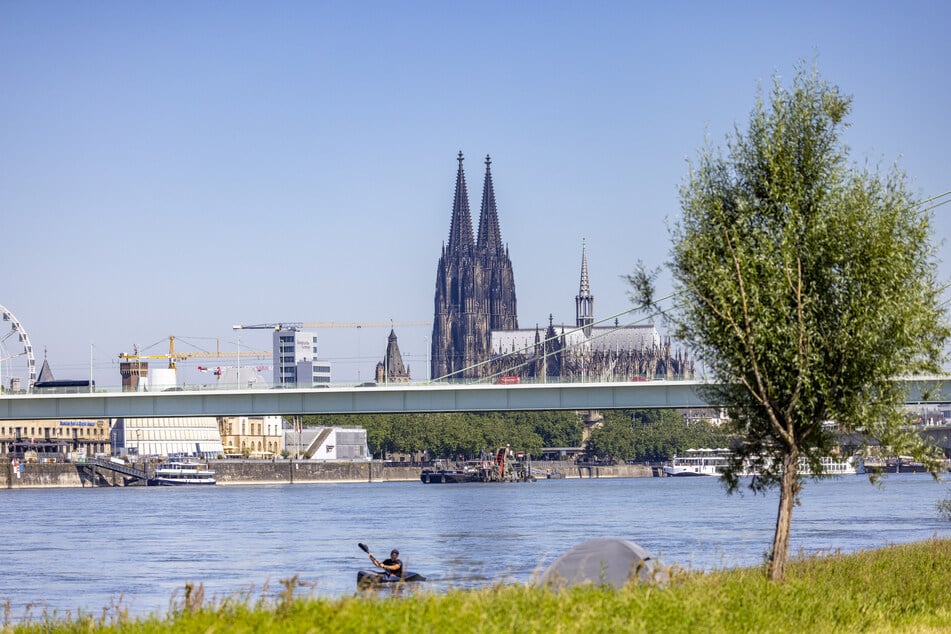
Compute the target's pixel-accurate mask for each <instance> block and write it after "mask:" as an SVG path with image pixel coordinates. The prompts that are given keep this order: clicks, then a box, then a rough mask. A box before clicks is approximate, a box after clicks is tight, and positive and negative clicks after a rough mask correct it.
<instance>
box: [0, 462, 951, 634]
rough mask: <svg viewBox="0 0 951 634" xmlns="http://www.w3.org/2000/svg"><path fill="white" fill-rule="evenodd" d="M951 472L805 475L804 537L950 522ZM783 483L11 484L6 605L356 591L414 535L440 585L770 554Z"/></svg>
mask: <svg viewBox="0 0 951 634" xmlns="http://www.w3.org/2000/svg"><path fill="white" fill-rule="evenodd" d="M949 497H951V486H949V484H947V483H945V482H935V481H933V480H932V479H931V478H930V477H929V476H926V475H914V474H907V475H891V476H888V477H887V478H885V479H884V484H883V485H881V486H873V485H871V484H869V482H868V479H867V478H866V477H864V476H848V477H842V478H838V479H834V480H833V479H829V480H823V481H819V482H816V481H808V482H806V484H805V487H804V490H803V495H802V505H801V506H799V507H797V508H796V509H795V510H794V512H793V530H792V552H793V553H794V554H795V553H799V552H808V553H813V552H830V551H834V550H842V551H846V552H848V551H855V550H860V549H866V548H876V547H880V546H884V545H887V544H894V543H904V542H911V541H918V540H924V539H927V538H930V537H932V536H935V535H937V536H941V537H951V522H949V521H948V520H947V519H944V518H942V517H941V516H940V515H939V514H938V512H937V510H936V507H935V504H936V502H937V501H938V500H942V499H945V498H949ZM776 504H777V495H776V494H775V493H773V494H770V495H768V496H762V495H757V496H754V495H752V494H751V493H749V492H747V493H745V494H744V495H742V496H741V495H732V496H728V495H727V494H726V493H725V491H724V490H723V488H722V486H721V485H720V483H719V482H718V481H717V480H716V479H713V478H633V479H584V480H579V479H568V480H544V481H540V482H535V483H520V484H459V485H424V484H422V483H419V482H401V483H373V484H327V485H302V484H297V485H286V486H217V487H194V488H188V487H185V488H178V487H130V488H87V489H73V488H66V489H34V490H10V491H0V509H2V517H3V520H4V526H5V530H4V539H2V540H0V562H2V570H3V582H2V584H0V605H2V604H4V603H7V602H9V618H11V619H12V620H22V619H23V618H25V617H28V616H29V617H32V618H36V617H37V616H38V615H41V614H43V613H44V612H45V613H46V614H48V615H55V616H58V617H63V616H65V615H67V614H72V615H75V614H76V613H77V610H81V611H83V612H85V613H91V614H93V615H98V614H101V613H102V611H103V610H104V609H106V608H108V607H109V606H114V605H116V604H119V605H121V606H122V607H123V608H124V609H127V610H128V611H129V612H130V613H131V614H133V615H145V614H148V613H153V612H156V613H159V614H165V613H166V612H167V610H168V608H169V605H170V601H171V600H172V599H175V600H176V601H180V600H181V598H182V593H183V589H184V585H185V583H187V582H191V583H194V584H196V585H197V584H199V583H201V584H203V585H204V588H205V596H206V598H211V597H217V598H223V597H230V596H233V595H249V596H250V597H251V598H252V599H257V598H259V597H261V596H262V594H266V595H267V596H273V595H274V594H276V593H277V592H278V591H280V590H281V584H280V581H281V580H282V579H290V578H291V577H293V576H294V575H299V577H300V579H301V580H302V581H304V582H306V583H307V584H309V586H310V589H309V590H308V589H304V590H303V592H304V593H307V592H311V593H313V594H315V595H318V596H331V597H332V596H341V595H346V594H351V593H353V592H354V590H355V580H356V572H357V570H359V569H360V568H368V567H370V566H368V560H367V557H366V555H365V554H364V553H363V552H362V551H361V550H359V549H358V548H357V543H358V542H365V543H366V544H368V545H369V546H370V547H371V549H372V550H373V551H374V553H375V554H376V555H378V556H381V558H382V556H385V555H387V553H389V550H390V549H391V548H393V547H396V548H399V549H400V551H401V553H402V559H403V560H404V562H405V563H406V565H407V568H408V569H410V570H415V571H417V572H420V573H422V574H424V575H426V576H427V577H428V578H429V579H430V583H429V584H427V586H428V587H431V588H436V589H439V588H444V587H449V586H455V587H467V588H471V587H478V586H482V585H486V584H492V583H497V582H528V581H530V580H531V579H532V577H533V575H534V574H536V573H538V572H540V571H541V570H543V569H544V568H545V567H546V566H547V565H548V564H550V563H551V562H552V561H553V560H554V559H555V557H557V556H558V555H559V554H560V553H562V552H564V551H565V550H567V549H568V548H570V547H572V546H573V545H575V544H577V543H579V542H582V541H585V540H587V539H590V538H593V537H604V536H610V537H621V538H624V539H629V540H631V541H633V542H636V543H638V544H640V545H641V546H643V547H644V548H646V549H647V550H649V551H651V552H652V553H653V554H654V555H655V556H657V557H659V558H660V560H661V562H662V563H664V564H667V565H672V564H676V565H679V566H681V567H685V568H689V569H704V570H710V569H716V568H728V567H735V566H749V565H757V564H759V563H761V562H762V560H763V554H764V553H765V552H766V550H767V549H768V548H769V546H770V544H771V540H772V533H773V527H774V524H775V516H776Z"/></svg>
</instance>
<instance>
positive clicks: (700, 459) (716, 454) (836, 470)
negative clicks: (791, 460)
mask: <svg viewBox="0 0 951 634" xmlns="http://www.w3.org/2000/svg"><path fill="white" fill-rule="evenodd" d="M730 455H731V452H730V450H729V449H688V450H687V451H686V452H685V455H683V456H674V458H673V460H672V461H671V463H670V464H669V465H664V474H665V475H668V476H674V477H683V476H722V475H723V473H724V472H725V471H726V467H727V464H728V463H729V460H730ZM819 462H820V463H821V464H822V476H823V477H825V476H839V475H855V474H857V473H864V469H863V466H862V462H861V461H860V460H859V459H858V458H856V457H855V456H851V457H849V458H845V459H840V458H833V457H832V456H823V457H821V458H820V459H819ZM799 473H800V475H803V476H810V475H812V470H811V468H810V467H809V462H808V461H807V460H806V459H805V458H800V460H799ZM739 475H740V477H744V476H754V475H756V472H755V471H754V470H744V471H743V472H742V473H740V474H739Z"/></svg>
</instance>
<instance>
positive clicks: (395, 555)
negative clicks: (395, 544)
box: [370, 548, 403, 578]
mask: <svg viewBox="0 0 951 634" xmlns="http://www.w3.org/2000/svg"><path fill="white" fill-rule="evenodd" d="M370 561H372V562H373V565H374V566H377V567H378V568H382V569H383V571H384V572H383V574H385V575H389V576H392V577H399V578H402V577H403V562H402V561H401V560H400V551H398V550H396V549H395V548H394V549H393V550H391V551H390V557H389V559H384V560H383V561H379V560H378V559H377V558H376V557H374V556H373V555H370Z"/></svg>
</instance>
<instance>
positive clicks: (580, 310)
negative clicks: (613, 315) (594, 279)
mask: <svg viewBox="0 0 951 634" xmlns="http://www.w3.org/2000/svg"><path fill="white" fill-rule="evenodd" d="M593 324H594V296H593V295H592V294H591V287H590V285H589V284H588V254H587V250H586V245H585V241H584V240H582V241H581V284H580V286H579V289H578V294H577V295H575V325H576V326H578V327H583V328H584V334H585V335H586V336H588V337H590V336H591V328H592V325H593Z"/></svg>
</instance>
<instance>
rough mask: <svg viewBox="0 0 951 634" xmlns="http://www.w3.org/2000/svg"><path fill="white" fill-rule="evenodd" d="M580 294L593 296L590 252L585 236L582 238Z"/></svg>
mask: <svg viewBox="0 0 951 634" xmlns="http://www.w3.org/2000/svg"><path fill="white" fill-rule="evenodd" d="M578 294H579V295H581V296H584V297H590V296H591V286H589V285H588V253H587V245H586V244H585V240H584V238H582V239H581V290H580V291H579V293H578Z"/></svg>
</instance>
